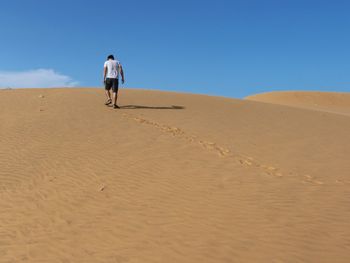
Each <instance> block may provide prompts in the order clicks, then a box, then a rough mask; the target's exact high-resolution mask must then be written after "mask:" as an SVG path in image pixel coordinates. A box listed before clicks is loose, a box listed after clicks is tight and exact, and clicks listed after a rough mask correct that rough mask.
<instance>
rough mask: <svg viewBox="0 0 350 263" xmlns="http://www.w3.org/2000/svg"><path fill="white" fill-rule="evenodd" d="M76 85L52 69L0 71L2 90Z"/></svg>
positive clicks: (75, 82)
mask: <svg viewBox="0 0 350 263" xmlns="http://www.w3.org/2000/svg"><path fill="white" fill-rule="evenodd" d="M78 84H79V83H78V82H77V81H74V80H73V79H72V78H71V77H69V76H66V75H62V74H60V73H58V72H56V71H54V70H53V69H35V70H28V71H0V87H2V88H7V87H10V88H51V87H74V86H77V85H78Z"/></svg>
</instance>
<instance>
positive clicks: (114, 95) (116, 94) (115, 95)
mask: <svg viewBox="0 0 350 263" xmlns="http://www.w3.org/2000/svg"><path fill="white" fill-rule="evenodd" d="M117 99H118V90H117V92H114V91H113V104H114V105H117Z"/></svg>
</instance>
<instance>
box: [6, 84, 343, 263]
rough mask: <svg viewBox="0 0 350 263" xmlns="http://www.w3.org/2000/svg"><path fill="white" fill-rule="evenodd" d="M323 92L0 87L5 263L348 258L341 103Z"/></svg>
mask: <svg viewBox="0 0 350 263" xmlns="http://www.w3.org/2000/svg"><path fill="white" fill-rule="evenodd" d="M328 95H329V99H332V100H333V101H336V102H334V103H333V104H332V105H333V106H332V105H328V104H327V103H325V105H323V106H322V107H318V108H317V107H316V108H315V107H312V109H310V108H308V105H311V104H308V103H309V102H308V101H309V100H308V99H305V98H304V97H303V96H302V95H301V94H299V95H298V96H300V97H301V98H302V99H301V100H296V102H295V100H294V99H293V100H292V102H293V101H294V104H293V103H288V105H289V106H283V105H277V104H276V101H272V102H273V103H275V104H271V103H263V102H259V101H250V100H236V99H228V98H221V97H210V96H200V95H191V94H179V93H170V92H159V91H144V90H132V89H122V90H121V93H120V101H119V104H120V106H122V108H121V109H118V110H114V109H112V108H110V107H106V106H105V105H104V104H103V103H104V95H103V90H102V89H23V90H21V89H18V90H1V91H0V107H1V110H0V121H1V122H0V262H65V263H67V262H94V263H95V262H103V263H104V262H350V206H349V204H350V190H349V189H350V162H349V156H350V116H348V115H346V114H344V112H346V111H347V110H348V111H349V112H350V110H349V109H350V99H349V96H348V95H346V96H347V97H346V98H347V99H348V100H347V101H346V102H345V103H343V102H342V103H339V104H341V106H339V107H341V109H342V112H337V111H335V110H334V104H336V103H338V102H337V100H336V99H333V97H332V96H333V95H332V94H328ZM323 99H324V101H326V102H327V95H324V98H323ZM342 99H343V97H342ZM290 100H291V99H289V101H290ZM262 101H264V100H262ZM300 101H303V103H302V104H303V105H302V106H303V107H301V108H300V105H299V104H300V103H297V102H300ZM265 102H266V101H265ZM269 102H271V101H269ZM277 103H279V104H286V103H284V100H280V101H277ZM305 105H306V107H305ZM327 105H328V106H327ZM290 106H293V107H290ZM294 106H296V107H299V108H296V107H294ZM331 106H332V107H331ZM306 108H307V109H306Z"/></svg>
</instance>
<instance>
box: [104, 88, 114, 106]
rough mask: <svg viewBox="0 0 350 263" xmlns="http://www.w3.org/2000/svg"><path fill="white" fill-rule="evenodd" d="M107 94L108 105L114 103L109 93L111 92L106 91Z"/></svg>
mask: <svg viewBox="0 0 350 263" xmlns="http://www.w3.org/2000/svg"><path fill="white" fill-rule="evenodd" d="M105 94H106V97H107V101H106V103H105V104H106V105H108V104H110V103H112V99H111V93H110V92H109V90H105Z"/></svg>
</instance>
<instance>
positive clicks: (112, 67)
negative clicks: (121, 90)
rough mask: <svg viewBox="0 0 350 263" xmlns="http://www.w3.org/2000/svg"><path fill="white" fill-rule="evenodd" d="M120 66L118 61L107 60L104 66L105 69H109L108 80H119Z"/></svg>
mask: <svg viewBox="0 0 350 263" xmlns="http://www.w3.org/2000/svg"><path fill="white" fill-rule="evenodd" d="M119 66H120V62H119V61H118V60H112V59H109V60H107V61H106V62H105V64H104V67H105V68H107V74H106V78H110V79H117V78H118V77H119Z"/></svg>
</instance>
